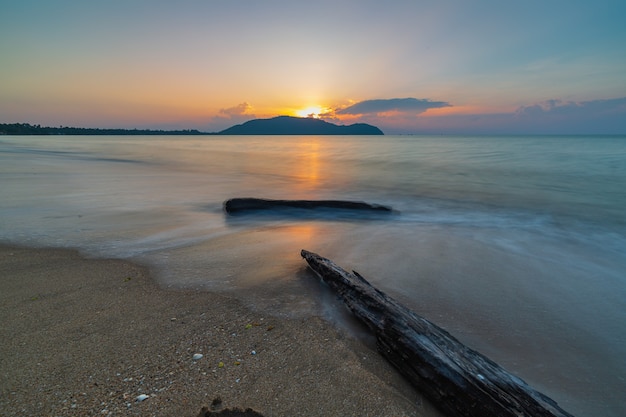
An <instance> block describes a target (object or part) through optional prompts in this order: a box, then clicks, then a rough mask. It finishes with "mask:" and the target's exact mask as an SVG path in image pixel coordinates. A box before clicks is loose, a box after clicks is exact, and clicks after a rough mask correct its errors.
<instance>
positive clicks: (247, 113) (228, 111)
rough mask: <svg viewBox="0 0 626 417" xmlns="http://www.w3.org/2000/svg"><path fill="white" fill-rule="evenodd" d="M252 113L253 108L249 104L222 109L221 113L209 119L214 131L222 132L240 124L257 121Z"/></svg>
mask: <svg viewBox="0 0 626 417" xmlns="http://www.w3.org/2000/svg"><path fill="white" fill-rule="evenodd" d="M255 118H256V115H255V114H254V113H252V106H251V105H250V104H248V103H247V102H243V103H240V104H237V105H236V106H233V107H227V108H223V109H220V111H219V113H218V114H217V115H215V116H213V117H211V118H210V119H209V125H210V127H211V129H212V130H214V131H220V130H223V129H225V128H227V127H230V126H232V125H234V124H240V123H243V122H246V121H248V120H250V119H255Z"/></svg>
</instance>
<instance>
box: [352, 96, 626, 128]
mask: <svg viewBox="0 0 626 417" xmlns="http://www.w3.org/2000/svg"><path fill="white" fill-rule="evenodd" d="M363 119H365V117H364V118H363ZM376 119H377V120H376ZM369 120H371V121H375V122H377V123H378V124H377V126H378V127H380V128H381V129H382V130H383V131H384V132H385V133H389V134H398V133H418V134H435V133H436V134H529V135H535V134H538V135H541V134H557V135H595V134H607V135H624V134H626V97H622V98H615V99H606V100H588V101H577V102H575V101H562V100H558V99H553V100H547V101H543V102H539V103H534V104H529V105H525V106H521V107H519V108H518V109H517V110H515V111H510V112H503V113H481V114H445V115H437V116H429V115H428V114H424V115H420V116H419V117H413V118H408V117H404V118H403V119H399V118H384V117H378V118H373V117H372V118H369Z"/></svg>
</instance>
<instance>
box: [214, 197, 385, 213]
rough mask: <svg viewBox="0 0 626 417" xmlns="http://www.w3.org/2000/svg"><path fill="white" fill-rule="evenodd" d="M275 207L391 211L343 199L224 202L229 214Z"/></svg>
mask: <svg viewBox="0 0 626 417" xmlns="http://www.w3.org/2000/svg"><path fill="white" fill-rule="evenodd" d="M275 209H306V210H312V209H342V210H358V211H375V212H391V211H392V210H391V208H390V207H387V206H380V205H377V204H369V203H364V202H362V201H344V200H267V199H263V198H231V199H230V200H226V201H225V202H224V210H225V211H226V212H227V213H229V214H234V213H241V212H245V211H256V210H275Z"/></svg>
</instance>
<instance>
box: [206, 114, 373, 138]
mask: <svg viewBox="0 0 626 417" xmlns="http://www.w3.org/2000/svg"><path fill="white" fill-rule="evenodd" d="M218 135H384V133H383V132H382V130H380V129H379V128H377V127H376V126H372V125H368V124H366V123H355V124H351V125H347V126H342V125H336V124H333V123H329V122H325V121H324V120H321V119H315V118H313V117H292V116H277V117H273V118H271V119H254V120H249V121H247V122H245V123H242V124H240V125H235V126H232V127H229V128H228V129H225V130H222V131H221V132H218Z"/></svg>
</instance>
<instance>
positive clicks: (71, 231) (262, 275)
mask: <svg viewBox="0 0 626 417" xmlns="http://www.w3.org/2000/svg"><path fill="white" fill-rule="evenodd" d="M0 175H1V177H0V178H1V179H2V180H1V182H0V195H2V199H1V201H0V240H2V241H4V242H7V243H17V244H24V245H35V246H62V247H76V248H80V249H81V250H82V251H83V252H84V253H86V254H89V255H92V256H107V257H122V258H130V259H135V260H138V261H141V262H144V263H147V264H149V265H151V266H153V269H154V271H155V275H156V277H157V279H159V281H160V282H161V283H162V284H163V285H166V286H175V287H178V286H191V287H200V288H209V289H211V290H216V291H229V292H231V293H233V294H234V295H236V296H238V297H241V298H242V299H244V300H245V301H246V302H248V303H250V304H251V305H254V306H255V307H256V308H259V309H264V310H269V311H272V312H273V313H274V314H279V315H282V314H290V315H293V314H297V315H308V314H319V313H320V312H327V313H328V314H332V313H336V312H337V310H338V309H337V306H336V304H335V300H334V298H333V297H332V295H329V294H327V293H326V292H325V290H324V288H322V287H321V286H320V285H319V284H318V283H317V281H315V279H313V277H312V275H311V274H310V273H309V272H308V271H307V269H306V265H305V263H304V261H303V260H302V259H301V258H300V256H299V252H300V249H302V248H305V249H308V250H311V251H314V252H317V253H319V254H320V255H322V256H326V257H329V258H331V259H333V260H334V261H335V262H336V263H338V264H339V265H341V266H343V267H344V268H346V269H356V270H358V271H359V272H360V273H361V274H362V275H363V276H365V277H366V278H367V279H369V280H370V281H371V282H372V283H373V284H375V285H376V286H378V287H379V288H381V289H382V290H384V291H386V292H388V293H389V294H391V295H393V296H394V297H396V298H398V299H399V300H401V301H402V302H403V303H405V304H407V305H409V306H410V307H411V308H413V309H414V310H415V311H416V312H417V313H418V314H421V315H423V316H425V317H426V318H428V319H430V320H432V321H433V322H435V323H437V324H438V325H440V326H442V327H444V328H445V329H447V330H448V331H450V332H451V333H452V334H453V335H455V336H456V337H458V338H459V339H460V340H462V341H463V342H465V343H467V344H468V345H470V346H471V347H473V348H475V349H477V350H479V351H480V352H482V353H484V354H486V355H487V356H489V357H491V358H492V359H494V360H496V361H497V362H499V363H500V364H501V365H503V366H504V367H505V368H507V369H509V370H511V371H513V372H514V373H517V374H519V375H520V376H522V378H524V379H525V380H527V382H529V383H531V385H534V386H535V387H536V388H538V389H539V390H541V391H544V392H545V393H547V394H548V395H550V396H551V397H553V398H554V399H556V400H557V401H558V402H559V403H560V405H561V406H562V407H563V408H565V409H566V410H568V411H569V412H571V413H573V414H575V415H577V416H595V415H603V416H622V415H626V401H624V400H623V398H622V397H623V392H626V361H624V359H623V358H624V357H626V335H625V334H624V331H623V324H624V323H626V305H625V304H624V300H626V278H625V277H626V215H624V213H623V207H625V206H626V187H624V185H625V184H626V138H623V137H620V138H616V137H597V138H591V137H488V138H481V137H400V136H398V137H394V136H385V137H323V136H321V137H319V136H318V137H316V136H313V137H220V136H208V137H2V138H0ZM245 196H253V197H265V198H292V199H351V200H363V201H368V202H371V203H378V204H386V205H391V206H393V208H394V209H396V210H397V213H394V214H393V215H391V216H372V215H368V216H363V215H356V214H354V215H350V216H345V215H338V214H337V213H332V212H331V213H328V212H327V213H324V215H323V216H321V217H315V216H311V215H302V213H296V214H294V215H289V216H283V215H272V214H271V213H270V214H265V215H251V216H237V217H230V216H226V215H225V214H224V212H223V210H222V202H223V201H224V200H226V199H228V198H231V197H245Z"/></svg>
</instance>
